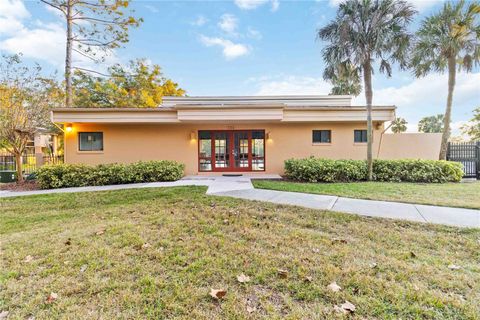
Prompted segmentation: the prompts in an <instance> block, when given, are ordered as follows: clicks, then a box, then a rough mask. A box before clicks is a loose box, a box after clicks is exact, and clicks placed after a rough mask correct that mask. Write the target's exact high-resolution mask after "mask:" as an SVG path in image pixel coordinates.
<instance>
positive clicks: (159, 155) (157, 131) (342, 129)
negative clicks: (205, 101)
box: [65, 122, 383, 174]
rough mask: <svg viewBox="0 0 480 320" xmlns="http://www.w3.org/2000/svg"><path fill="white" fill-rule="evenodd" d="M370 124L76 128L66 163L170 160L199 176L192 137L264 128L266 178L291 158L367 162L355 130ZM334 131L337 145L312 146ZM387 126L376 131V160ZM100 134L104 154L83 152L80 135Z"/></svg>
mask: <svg viewBox="0 0 480 320" xmlns="http://www.w3.org/2000/svg"><path fill="white" fill-rule="evenodd" d="M365 128H366V127H365V123H332V122H330V123H317V124H315V123H288V124H287V123H253V124H240V123H239V124H232V125H230V124H229V125H221V124H213V123H212V124H194V123H192V124H78V123H75V124H73V131H72V132H69V133H66V139H65V156H66V157H65V158H66V162H67V163H85V164H99V163H112V162H121V163H128V162H134V161H139V160H153V159H168V160H176V161H179V162H182V163H184V164H185V165H186V172H185V173H186V174H197V173H198V165H197V161H198V160H197V156H198V149H197V148H198V146H197V143H198V142H197V140H191V139H190V133H191V132H192V131H195V132H197V131H198V130H232V129H235V130H238V129H264V130H265V132H269V133H270V134H269V136H270V139H268V140H267V141H266V171H265V172H266V173H282V172H283V162H284V160H286V159H289V158H301V157H309V156H316V157H324V158H332V159H364V158H365V156H366V144H355V143H354V142H353V130H354V129H365ZM314 129H318V130H321V129H327V130H332V143H331V144H322V145H314V144H312V130H314ZM382 130H383V126H382V125H380V126H379V127H378V128H376V129H375V131H374V150H375V155H376V151H377V150H378V143H379V140H380V134H381V132H382ZM81 131H90V132H92V131H101V132H103V136H104V151H103V152H79V151H78V140H77V137H78V132H81Z"/></svg>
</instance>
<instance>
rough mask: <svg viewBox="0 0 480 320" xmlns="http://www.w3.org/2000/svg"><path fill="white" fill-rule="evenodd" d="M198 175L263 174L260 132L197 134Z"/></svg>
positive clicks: (263, 133) (263, 158)
mask: <svg viewBox="0 0 480 320" xmlns="http://www.w3.org/2000/svg"><path fill="white" fill-rule="evenodd" d="M198 137H199V139H198V166H199V170H200V171H215V172H219V171H220V172H221V171H227V172H229V171H230V172H232V171H233V172H235V171H237V172H238V171H264V170H265V131H264V130H202V131H199V132H198Z"/></svg>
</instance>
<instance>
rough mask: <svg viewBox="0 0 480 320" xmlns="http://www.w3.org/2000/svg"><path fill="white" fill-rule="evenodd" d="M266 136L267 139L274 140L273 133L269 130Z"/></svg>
mask: <svg viewBox="0 0 480 320" xmlns="http://www.w3.org/2000/svg"><path fill="white" fill-rule="evenodd" d="M265 137H266V138H267V140H272V134H271V133H270V131H269V132H267V134H266V135H265Z"/></svg>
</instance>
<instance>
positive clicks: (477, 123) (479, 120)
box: [462, 107, 480, 141]
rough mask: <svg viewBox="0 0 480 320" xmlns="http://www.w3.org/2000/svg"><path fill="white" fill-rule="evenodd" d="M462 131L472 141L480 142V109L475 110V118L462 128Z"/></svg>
mask: <svg viewBox="0 0 480 320" xmlns="http://www.w3.org/2000/svg"><path fill="white" fill-rule="evenodd" d="M462 131H463V133H464V134H466V135H468V136H469V137H470V139H471V140H472V141H476V140H480V107H478V108H477V109H475V110H473V118H472V119H471V120H470V122H469V123H467V124H466V125H464V126H463V127H462Z"/></svg>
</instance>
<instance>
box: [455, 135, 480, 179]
mask: <svg viewBox="0 0 480 320" xmlns="http://www.w3.org/2000/svg"><path fill="white" fill-rule="evenodd" d="M447 160H450V161H457V162H460V163H462V164H463V172H464V178H477V179H480V141H478V142H449V143H448V149H447Z"/></svg>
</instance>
